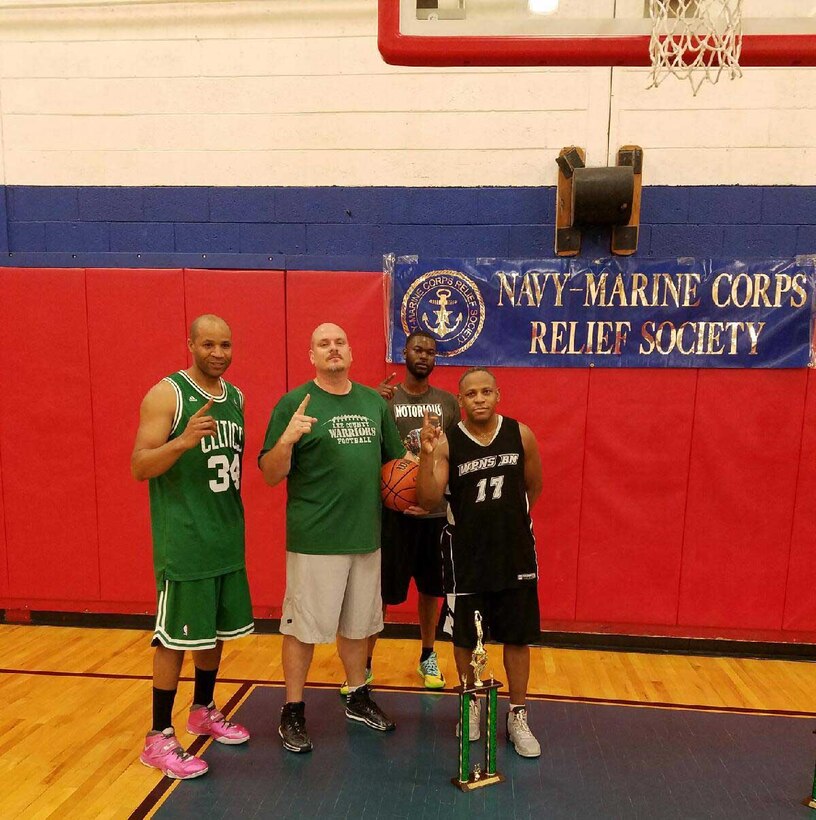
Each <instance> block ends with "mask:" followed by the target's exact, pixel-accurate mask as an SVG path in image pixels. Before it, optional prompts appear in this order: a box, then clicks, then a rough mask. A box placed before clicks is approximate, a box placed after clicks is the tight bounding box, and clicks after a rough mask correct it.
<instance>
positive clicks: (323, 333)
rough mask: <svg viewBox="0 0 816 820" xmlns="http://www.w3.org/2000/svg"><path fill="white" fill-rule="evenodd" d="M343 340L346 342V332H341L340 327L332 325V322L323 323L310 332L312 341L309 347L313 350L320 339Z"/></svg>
mask: <svg viewBox="0 0 816 820" xmlns="http://www.w3.org/2000/svg"><path fill="white" fill-rule="evenodd" d="M341 337H342V338H343V339H345V340H346V342H348V336H346V331H345V330H343V328H342V327H340V325H336V324H334V322H324V323H323V324H322V325H318V326H317V327H316V328H315V329H314V330H313V331H312V340H311V342H310V347H311V348H312V350H314V349H315V345H316V344H317V343H318V342H319V341H320V340H321V339H327V338H329V339H333V338H341Z"/></svg>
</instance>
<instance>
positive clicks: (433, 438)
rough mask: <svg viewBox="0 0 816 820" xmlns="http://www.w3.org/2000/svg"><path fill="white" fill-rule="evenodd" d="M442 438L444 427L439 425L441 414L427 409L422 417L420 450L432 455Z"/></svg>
mask: <svg viewBox="0 0 816 820" xmlns="http://www.w3.org/2000/svg"><path fill="white" fill-rule="evenodd" d="M441 438H442V428H441V427H440V426H439V416H436V415H435V414H434V415H432V414H431V413H428V412H427V411H426V412H425V415H424V417H423V419H422V429H421V430H420V431H419V445H420V451H421V452H422V453H427V454H428V455H432V454H433V451H434V450H436V445H437V444H439V440H440V439H441Z"/></svg>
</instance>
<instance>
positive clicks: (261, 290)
mask: <svg viewBox="0 0 816 820" xmlns="http://www.w3.org/2000/svg"><path fill="white" fill-rule="evenodd" d="M184 290H185V294H186V312H187V321H188V324H189V322H191V321H192V320H193V319H194V318H195V317H196V316H200V315H201V314H202V313H215V314H217V315H219V316H222V317H223V318H224V319H226V320H227V322H228V323H229V324H230V327H231V329H232V339H233V361H232V365H231V366H230V369H229V372H228V374H227V378H228V379H229V380H230V381H231V382H233V383H234V384H236V385H238V387H239V388H240V389H241V390H242V391H243V393H244V398H245V401H246V419H245V421H246V446H245V450H244V466H243V478H242V485H241V492H242V495H243V499H244V507H245V509H246V524H247V571H248V574H249V581H250V586H251V590H252V601H253V604H254V606H255V610H256V613H257V615H258V616H269V615H270V614H271V615H274V616H278V615H279V614H280V604H281V602H282V601H283V592H284V582H285V564H286V561H285V550H286V546H285V540H286V537H285V533H286V530H285V525H286V521H285V517H284V505H285V503H286V496H285V491H284V485H283V484H281V485H279V486H277V487H274V488H272V487H268V486H267V485H266V484H265V483H264V481H263V478H262V476H261V471H260V470H259V469H258V462H257V459H258V451H259V450H260V448H261V444H262V443H263V437H264V433H265V432H266V425H267V423H268V421H269V414H270V412H271V410H272V407H273V405H274V404H275V402H276V401H277V400H278V399H279V398H280V396H281V395H283V393H285V392H286V389H287V388H286V312H285V301H284V299H285V288H284V274H283V272H282V271H212V270H187V271H185V272H184Z"/></svg>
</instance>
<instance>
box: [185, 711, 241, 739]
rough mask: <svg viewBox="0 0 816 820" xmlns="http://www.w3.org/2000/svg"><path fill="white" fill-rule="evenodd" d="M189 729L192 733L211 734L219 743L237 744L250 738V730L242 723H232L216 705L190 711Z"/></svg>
mask: <svg viewBox="0 0 816 820" xmlns="http://www.w3.org/2000/svg"><path fill="white" fill-rule="evenodd" d="M187 731H188V732H189V733H190V734H191V735H209V736H210V737H211V738H212V739H213V740H215V741H217V742H218V743H225V744H227V745H228V746H237V745H238V744H239V743H246V742H247V741H248V740H249V732H248V731H247V730H246V729H245V728H244V727H243V726H241V724H240V723H230V722H229V721H228V720H227V719H226V718H225V717H224V716H223V715H222V714H221V712H219V711H218V709H216V708H215V707H209V706H199V707H198V708H197V709H193V710H192V711H191V712H190V717H189V718H188V720H187Z"/></svg>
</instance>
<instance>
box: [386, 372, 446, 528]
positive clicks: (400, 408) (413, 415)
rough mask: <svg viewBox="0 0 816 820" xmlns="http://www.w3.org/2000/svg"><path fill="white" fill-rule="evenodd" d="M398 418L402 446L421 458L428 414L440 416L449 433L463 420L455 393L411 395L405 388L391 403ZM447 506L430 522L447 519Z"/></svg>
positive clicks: (433, 514)
mask: <svg viewBox="0 0 816 820" xmlns="http://www.w3.org/2000/svg"><path fill="white" fill-rule="evenodd" d="M388 407H389V409H390V410H391V413H392V415H393V416H394V421H395V422H396V424H397V430H399V434H400V438H401V439H402V443H403V444H404V445H405V449H406V450H408V452H409V453H413V454H414V455H415V456H419V431H420V430H421V429H422V420H423V418H424V416H425V413H426V412H427V413H430V414H431V416H432V417H433V416H438V417H439V421H440V424H441V425H442V429H443V430H444V431H445V432H446V433H447V432H448V430H450V429H451V427H453V425H454V424H458V422H459V419H460V418H461V412H460V410H459V402H458V401H457V400H456V396H454V395H453V393H448V391H447V390H440V389H439V388H438V387H429V388H428V389H427V390H426V391H425V392H424V393H422V395H419V396H414V395H413V394H411V393H407V392H406V391H405V390H404V389H403V386H402V385H401V384H398V385H397V386H396V389H395V392H394V398H392V399H391V400H390V401H389V402H388ZM447 506H448V505H447V502H445V501H443V502H442V503H441V504H440V506H439V507H437V509H435V510H433V511H432V512H431V513H429V515H428V518H431V517H437V516H440V515H445V512H446V510H447Z"/></svg>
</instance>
